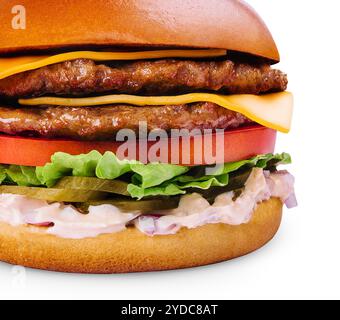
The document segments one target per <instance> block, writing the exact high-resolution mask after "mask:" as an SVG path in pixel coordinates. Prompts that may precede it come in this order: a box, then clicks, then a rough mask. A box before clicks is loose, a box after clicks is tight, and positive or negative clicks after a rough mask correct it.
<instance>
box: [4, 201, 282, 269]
mask: <svg viewBox="0 0 340 320" xmlns="http://www.w3.org/2000/svg"><path fill="white" fill-rule="evenodd" d="M281 217H282V203H281V201H280V200H278V199H274V198H272V199H271V200H269V201H267V202H264V203H262V204H260V205H259V206H258V207H257V209H256V211H255V213H254V216H253V218H252V220H251V222H250V223H248V224H244V225H241V226H229V225H223V224H216V225H206V226H203V227H200V228H197V229H192V230H188V229H182V230H181V231H180V232H179V233H177V234H176V235H170V236H157V237H149V236H146V235H144V234H143V233H141V232H140V231H138V230H137V229H136V228H129V229H127V230H126V231H123V232H120V233H116V234H109V235H102V236H99V237H97V238H89V239H82V240H69V239H62V238H58V237H55V236H52V235H48V234H46V233H45V231H44V229H42V228H35V227H27V226H21V227H12V226H10V225H8V224H5V223H0V260H2V261H5V262H8V263H11V264H15V265H22V266H26V267H31V268H37V269H45V270H53V271H61V272H76V273H127V272H142V271H159V270H171V269H180V268H189V267H196V266H201V265H208V264H212V263H216V262H222V261H225V260H229V259H233V258H236V257H239V256H243V255H245V254H247V253H250V252H252V251H254V250H256V249H258V248H260V247H262V246H263V245H264V244H266V243H267V242H268V241H269V240H270V239H272V238H273V236H274V235H275V233H276V232H277V230H278V228H279V226H280V223H281Z"/></svg>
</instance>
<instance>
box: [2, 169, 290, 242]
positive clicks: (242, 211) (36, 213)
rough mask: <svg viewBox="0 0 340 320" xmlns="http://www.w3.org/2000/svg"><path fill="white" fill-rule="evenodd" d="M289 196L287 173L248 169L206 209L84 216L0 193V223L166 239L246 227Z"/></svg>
mask: <svg viewBox="0 0 340 320" xmlns="http://www.w3.org/2000/svg"><path fill="white" fill-rule="evenodd" d="M292 195H294V178H293V176H292V175H290V174H289V173H287V172H285V171H284V172H277V173H271V174H270V173H268V172H264V171H263V170H262V169H253V171H252V173H251V175H250V177H249V178H248V181H247V183H246V185H245V188H244V191H243V192H242V194H241V195H240V196H239V197H237V199H235V200H233V199H234V192H228V193H224V194H221V195H219V196H218V197H217V198H216V199H215V202H214V203H213V204H212V205H210V204H209V202H208V201H207V200H205V199H204V198H203V197H202V196H201V195H199V194H197V193H195V194H191V195H185V196H183V197H182V198H181V201H180V203H179V206H178V208H177V209H174V210H168V211H160V212H157V216H151V215H141V214H140V213H138V212H137V213H136V212H134V213H124V212H121V211H120V210H119V209H118V208H116V207H114V206H112V205H101V206H92V207H90V208H89V213H88V214H86V215H85V214H81V213H80V212H79V211H77V209H75V208H74V207H72V206H70V205H64V204H62V203H54V204H48V203H47V202H46V201H41V200H34V199H29V198H27V197H25V196H19V195H12V194H0V221H3V222H6V223H8V224H11V225H12V226H19V225H27V224H29V225H36V226H49V227H48V228H47V231H46V232H47V233H49V234H53V235H56V236H59V237H61V238H67V239H83V238H92V237H96V236H99V235H101V234H108V233H115V232H120V231H123V230H125V229H126V226H127V225H128V224H131V223H133V224H134V225H135V226H136V227H137V228H138V229H139V230H140V231H141V232H143V233H145V234H147V235H149V236H154V235H169V234H175V233H177V232H178V231H179V230H180V229H181V228H184V227H185V228H189V229H193V228H197V227H200V226H203V225H206V224H216V223H223V224H229V225H241V224H244V223H248V222H249V221H250V220H251V218H252V214H253V212H254V209H255V208H256V206H257V205H258V204H259V203H261V202H263V201H266V200H269V199H270V198H271V197H276V198H280V199H281V200H282V201H283V202H285V201H286V200H287V199H289V198H290V197H291V196H292Z"/></svg>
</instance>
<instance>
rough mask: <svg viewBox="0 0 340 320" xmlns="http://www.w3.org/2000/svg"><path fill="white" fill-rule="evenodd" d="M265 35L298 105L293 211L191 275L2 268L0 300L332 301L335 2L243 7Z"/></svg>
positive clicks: (291, 140)
mask: <svg viewBox="0 0 340 320" xmlns="http://www.w3.org/2000/svg"><path fill="white" fill-rule="evenodd" d="M248 2H249V3H250V4H251V5H253V6H254V7H255V8H256V9H257V11H258V12H259V13H260V15H261V16H262V17H263V19H264V20H265V21H266V22H267V24H268V26H269V28H270V29H271V31H272V32H273V35H274V37H275V40H276V42H277V44H278V46H279V49H280V52H281V58H282V63H281V64H280V65H279V67H280V68H281V69H282V70H284V71H286V72H287V73H288V75H289V79H290V88H289V89H290V90H291V91H293V92H294V94H295V98H296V112H295V119H294V128H293V130H292V132H291V133H290V135H288V136H285V135H280V136H279V142H278V146H277V151H279V152H281V151H287V152H290V153H291V154H292V156H293V159H294V164H293V165H292V167H291V168H290V170H291V171H292V172H293V173H294V174H295V176H296V178H297V185H296V189H297V195H298V198H299V203H300V206H299V207H298V208H297V209H294V210H291V211H286V213H285V216H284V220H283V224H282V228H281V229H280V231H279V233H278V235H277V237H276V238H275V239H274V240H273V241H272V242H271V243H270V244H269V245H267V246H266V247H265V248H263V249H261V250H259V251H258V252H256V253H254V254H252V255H249V256H247V257H244V258H241V259H237V260H234V261H231V262H227V263H222V264H218V265H214V266H209V267H203V268H198V269H192V270H184V271H172V272H163V273H150V274H132V275H112V276H90V275H66V274H57V273H49V272H42V271H34V270H28V269H26V271H24V270H21V269H13V267H11V266H9V265H6V264H0V298H30V299H35V298H57V299H58V298H63V299H69V298H70V299H71V298H79V299H82V298H90V299H96V298H98V299H163V298H164V299H278V298H280V299H281V298H283V299H296V298H307V299H308V298H340V289H339V288H340V255H339V246H340V212H339V211H340V210H339V198H340V192H339V189H340V187H339V167H340V152H339V142H338V139H339V138H340V134H339V128H340V120H339V116H340V105H339V104H340V103H339V90H340V80H339V79H340V77H339V73H340V67H339V42H340V36H339V32H340V16H339V9H340V7H339V1H336V0H324V1H322V2H320V1H316V0H314V1H313V0H310V1H307V0H299V1H296V0H275V1H264V0H249V1H248Z"/></svg>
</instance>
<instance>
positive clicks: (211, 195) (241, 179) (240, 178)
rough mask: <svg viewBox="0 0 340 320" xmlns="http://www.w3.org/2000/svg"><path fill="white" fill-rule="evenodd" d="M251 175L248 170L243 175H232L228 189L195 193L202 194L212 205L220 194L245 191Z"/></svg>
mask: <svg viewBox="0 0 340 320" xmlns="http://www.w3.org/2000/svg"><path fill="white" fill-rule="evenodd" d="M250 173H251V171H250V170H248V171H245V172H243V173H241V174H240V173H238V174H237V175H233V174H231V175H230V177H229V183H228V185H227V186H226V187H213V188H210V189H208V190H195V191H194V192H197V193H199V194H201V195H202V196H203V197H204V198H205V199H207V200H208V202H209V203H210V204H213V203H214V202H215V199H216V197H217V196H219V195H220V194H223V193H226V192H230V191H235V192H236V191H237V192H240V190H242V189H243V187H244V185H245V183H246V182H247V180H248V178H249V176H250Z"/></svg>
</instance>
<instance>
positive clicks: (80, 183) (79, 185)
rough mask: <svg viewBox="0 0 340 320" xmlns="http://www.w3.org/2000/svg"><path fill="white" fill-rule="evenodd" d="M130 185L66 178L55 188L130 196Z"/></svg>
mask: <svg viewBox="0 0 340 320" xmlns="http://www.w3.org/2000/svg"><path fill="white" fill-rule="evenodd" d="M127 187H128V183H126V182H124V181H120V180H105V179H99V178H88V177H65V178H62V179H61V180H59V181H58V183H57V184H56V185H55V186H54V188H56V189H72V190H85V191H99V192H107V193H114V194H118V195H121V196H130V194H129V193H128V191H127Z"/></svg>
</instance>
